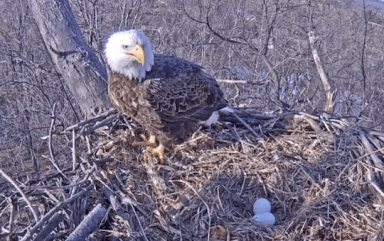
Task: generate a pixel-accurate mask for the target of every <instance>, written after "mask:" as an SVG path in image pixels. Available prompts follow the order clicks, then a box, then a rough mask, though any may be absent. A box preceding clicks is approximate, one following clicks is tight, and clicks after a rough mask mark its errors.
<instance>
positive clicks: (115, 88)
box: [108, 55, 227, 145]
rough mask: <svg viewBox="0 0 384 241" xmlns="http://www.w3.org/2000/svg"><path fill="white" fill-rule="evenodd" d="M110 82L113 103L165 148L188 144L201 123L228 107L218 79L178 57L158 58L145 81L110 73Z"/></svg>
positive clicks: (109, 92) (110, 94) (160, 56)
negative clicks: (183, 143) (214, 112)
mask: <svg viewBox="0 0 384 241" xmlns="http://www.w3.org/2000/svg"><path fill="white" fill-rule="evenodd" d="M108 81H109V84H108V94H109V98H110V100H111V103H112V104H113V105H114V106H115V107H116V108H117V109H118V110H119V111H120V112H122V113H124V114H125V115H127V116H130V117H132V118H134V119H135V120H136V121H137V122H138V123H140V124H141V125H142V126H143V127H145V128H146V129H147V131H148V132H149V133H150V134H151V135H156V137H157V138H158V139H159V141H160V142H161V143H163V144H164V145H169V144H172V143H174V144H178V143H181V142H183V141H185V140H186V139H187V138H188V137H189V136H190V135H191V134H192V133H193V132H194V131H195V130H196V129H197V126H198V124H199V122H200V121H206V120H207V119H208V118H209V117H210V116H211V114H212V112H213V111H217V110H219V109H221V108H224V107H225V106H226V105H227V104H226V103H227V102H226V101H225V100H224V97H223V92H222V91H221V89H220V87H219V85H218V84H217V82H216V80H215V79H213V78H212V77H211V76H210V75H209V74H208V73H206V72H205V71H204V70H203V69H202V68H201V67H200V66H199V65H196V64H194V63H192V62H189V61H187V60H184V59H180V58H177V57H174V56H162V55H159V56H155V61H154V66H153V67H152V70H151V71H150V72H147V75H146V78H145V79H144V80H141V81H138V80H130V79H128V78H126V77H125V76H124V75H122V74H119V73H113V72H110V73H109V76H108Z"/></svg>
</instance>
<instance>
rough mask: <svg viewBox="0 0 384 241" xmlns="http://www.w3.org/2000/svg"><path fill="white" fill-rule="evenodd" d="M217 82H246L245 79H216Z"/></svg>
mask: <svg viewBox="0 0 384 241" xmlns="http://www.w3.org/2000/svg"><path fill="white" fill-rule="evenodd" d="M216 81H217V82H219V83H227V84H248V81H246V80H230V79H216Z"/></svg>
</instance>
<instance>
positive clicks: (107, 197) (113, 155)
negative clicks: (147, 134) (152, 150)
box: [0, 118, 383, 240]
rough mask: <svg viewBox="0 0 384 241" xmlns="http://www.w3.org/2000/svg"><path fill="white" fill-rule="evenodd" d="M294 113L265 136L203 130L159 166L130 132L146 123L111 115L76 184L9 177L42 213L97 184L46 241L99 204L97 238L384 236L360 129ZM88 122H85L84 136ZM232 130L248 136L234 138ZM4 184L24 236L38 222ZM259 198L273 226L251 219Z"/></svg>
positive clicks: (5, 206)
mask: <svg viewBox="0 0 384 241" xmlns="http://www.w3.org/2000/svg"><path fill="white" fill-rule="evenodd" d="M285 119H289V118H285ZM293 120H294V119H292V118H291V122H290V125H288V126H286V128H285V129H282V128H273V127H272V128H269V130H268V131H267V132H266V135H265V136H264V137H262V138H256V137H254V136H252V135H251V134H250V132H249V131H248V130H247V129H246V128H243V127H241V126H239V125H237V127H236V125H233V127H232V128H231V132H230V130H229V129H228V128H224V127H223V126H221V125H218V126H216V127H212V128H206V129H204V130H200V131H198V132H197V133H195V135H194V136H193V137H192V138H191V140H190V141H188V142H186V143H184V144H183V145H179V146H176V147H174V148H172V149H171V150H169V151H168V152H167V155H166V156H167V158H166V162H165V163H164V164H159V163H157V161H156V159H155V158H152V157H149V158H148V159H143V155H142V154H140V150H139V149H138V148H133V147H132V145H131V143H132V142H133V141H135V140H139V137H138V136H137V135H135V136H133V135H131V134H133V133H135V132H136V133H137V132H139V131H140V129H139V128H135V127H134V126H133V127H132V129H131V131H129V129H128V128H126V125H125V124H124V122H123V121H121V120H120V119H113V120H112V121H111V122H109V123H108V124H109V128H108V129H99V130H97V131H96V133H93V134H90V135H88V137H89V140H90V142H89V143H90V145H89V146H88V150H87V149H81V146H83V144H84V143H85V141H84V142H82V143H83V144H82V143H80V142H81V141H80V139H78V140H79V141H78V144H77V146H78V150H77V155H78V157H79V160H81V164H80V167H81V168H78V169H77V171H70V169H69V168H68V169H65V168H63V169H64V170H63V172H64V173H65V175H66V176H67V177H68V178H69V180H70V181H69V180H66V179H65V178H63V176H62V175H60V174H58V173H57V171H56V172H52V171H51V174H46V175H44V176H40V178H38V177H36V180H35V181H33V180H29V181H28V182H27V181H26V178H25V176H24V177H22V176H20V175H21V173H15V172H13V174H12V178H14V179H17V180H18V181H19V182H17V183H18V185H19V186H20V187H21V189H23V190H24V192H25V193H26V195H27V196H28V199H29V201H30V202H31V203H32V204H33V206H34V208H35V210H38V215H40V217H41V216H43V215H45V214H46V213H47V212H48V211H49V210H51V209H52V208H53V207H54V206H55V205H58V204H59V203H61V202H62V201H64V200H65V199H67V198H69V197H70V196H72V195H74V194H75V193H78V192H79V191H80V190H83V189H84V188H85V187H88V190H90V191H88V192H87V194H86V195H84V196H82V197H81V198H79V199H78V200H77V201H75V202H72V204H70V205H66V206H65V208H61V209H62V211H63V213H65V215H66V217H65V219H64V221H63V222H62V223H61V225H60V226H58V227H57V228H56V230H55V232H53V233H52V234H51V235H52V236H50V237H51V238H50V239H48V240H52V239H53V238H54V237H56V240H61V239H64V237H66V236H67V235H68V234H69V233H71V232H72V231H73V228H74V227H75V226H76V225H78V224H79V223H80V222H81V221H82V219H83V217H84V215H85V214H87V213H89V212H90V211H91V210H92V209H93V208H94V206H96V204H98V203H101V204H103V206H104V207H107V209H108V212H107V213H106V216H105V217H104V219H103V221H102V222H101V223H100V224H99V225H100V226H99V227H100V228H99V229H96V230H95V231H94V233H93V234H92V236H93V237H94V238H95V239H96V240H102V239H103V240H108V239H110V238H111V236H113V237H119V238H120V239H121V240H207V239H209V240H380V239H382V238H383V231H382V226H383V225H382V215H383V208H382V197H381V196H380V195H379V194H378V192H377V191H375V189H373V188H372V187H371V184H370V183H372V182H370V180H369V179H368V178H367V177H366V174H367V170H368V169H370V165H368V164H367V163H369V162H367V161H366V160H365V159H364V158H357V155H360V156H361V155H362V154H364V153H365V152H364V151H365V149H364V148H363V145H362V144H361V141H360V138H359V135H357V134H356V133H357V132H356V128H357V127H354V128H351V127H349V128H346V129H345V130H341V129H337V128H335V127H334V126H331V125H330V124H328V127H330V126H331V127H332V128H333V132H332V134H333V135H330V133H329V131H327V130H326V128H325V125H320V124H319V123H320V122H319V123H317V124H316V122H315V121H312V123H311V124H308V122H306V121H297V118H296V119H295V121H293ZM306 120H307V121H309V122H311V120H309V119H306ZM276 121H277V122H278V120H276V119H275V124H276V123H277V122H276ZM112 123H114V127H113V128H111V126H112ZM314 125H315V126H317V127H318V128H317V127H316V128H312V127H313V126H314ZM124 126H125V127H124ZM265 126H266V125H263V128H262V129H264V130H267V128H265ZM88 127H89V126H88ZM227 127H228V126H227ZM81 129H82V131H83V132H84V131H85V130H86V129H87V128H78V133H79V132H80V130H81ZM314 129H316V131H315V130H314ZM256 130H259V128H256ZM130 132H131V134H130ZM231 133H235V134H236V135H238V136H239V137H240V138H241V141H236V142H234V141H233V139H234V136H233V134H231ZM376 134H380V133H376ZM332 136H334V137H336V138H335V139H334V140H333V138H332ZM53 138H55V137H53ZM56 138H58V137H56ZM377 140H378V142H377V143H376V144H380V138H378V139H377ZM69 143H70V142H69ZM376 148H377V149H378V146H376ZM379 158H381V157H379ZM66 163H67V165H66V166H67V167H69V166H70V164H69V163H70V161H69V160H68V159H67V161H66ZM3 167H4V165H3ZM17 175H19V177H18V176H17ZM42 177H44V178H42ZM0 185H1V186H2V188H3V190H4V192H3V195H2V196H3V198H1V199H2V200H1V206H0V208H1V209H0V214H1V217H0V218H1V223H3V224H7V225H6V226H3V227H6V228H7V227H9V223H10V220H11V221H13V222H12V223H13V233H14V236H17V235H19V236H23V235H25V232H26V229H25V227H26V226H28V225H31V227H33V226H34V225H35V222H34V219H33V216H32V215H31V212H30V210H29V208H28V207H27V206H26V204H25V202H24V200H23V198H22V197H21V196H20V195H18V194H17V192H16V190H15V189H14V188H11V187H10V184H9V183H8V182H5V181H4V180H2V181H1V183H0ZM37 185H39V187H37ZM68 185H72V186H68ZM53 187H55V188H54V189H53ZM5 197H8V199H5ZM261 197H264V198H267V199H269V200H270V201H271V203H272V213H273V214H274V215H275V216H276V225H274V226H272V227H264V226H262V225H259V224H257V223H255V222H253V221H252V216H253V213H252V205H253V203H254V201H255V200H256V199H258V198H261ZM114 198H117V199H116V202H115V201H114ZM11 199H12V201H11ZM12 206H13V207H17V208H16V209H14V210H15V214H14V218H13V219H12V218H10V217H11V215H10V210H11V207H12ZM46 225H49V222H47V224H46ZM54 235H56V236H54ZM5 236H6V232H4V231H3V232H2V234H1V237H3V238H4V237H5Z"/></svg>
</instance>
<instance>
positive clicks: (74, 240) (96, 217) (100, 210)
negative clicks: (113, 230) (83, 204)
mask: <svg viewBox="0 0 384 241" xmlns="http://www.w3.org/2000/svg"><path fill="white" fill-rule="evenodd" d="M106 212H107V209H105V207H103V206H102V205H101V204H100V203H99V204H98V205H97V206H96V207H95V208H94V209H93V210H92V211H91V212H90V213H88V215H87V216H86V217H85V218H84V220H83V221H82V222H81V223H80V224H79V226H77V228H76V229H75V230H74V231H73V232H72V233H71V235H69V237H68V238H67V241H80V240H85V239H86V238H87V237H88V235H89V234H90V233H91V232H92V231H93V230H94V229H95V228H96V227H97V225H98V224H99V223H100V222H101V220H102V219H103V218H104V215H105V213H106Z"/></svg>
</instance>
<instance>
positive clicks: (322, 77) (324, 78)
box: [308, 31, 334, 113]
mask: <svg viewBox="0 0 384 241" xmlns="http://www.w3.org/2000/svg"><path fill="white" fill-rule="evenodd" d="M308 39H309V43H310V46H311V50H312V55H313V59H314V60H315V64H316V67H317V71H318V72H319V75H320V80H321V82H322V83H323V87H324V91H325V96H326V103H325V106H324V111H325V112H328V113H332V111H333V105H334V103H333V101H332V98H333V94H332V93H331V85H330V84H329V80H328V77H327V75H326V73H325V71H324V69H323V64H322V63H321V60H320V57H319V54H318V52H317V49H316V46H315V42H316V41H317V40H318V38H317V37H316V36H315V33H314V32H313V31H310V32H309V33H308Z"/></svg>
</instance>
